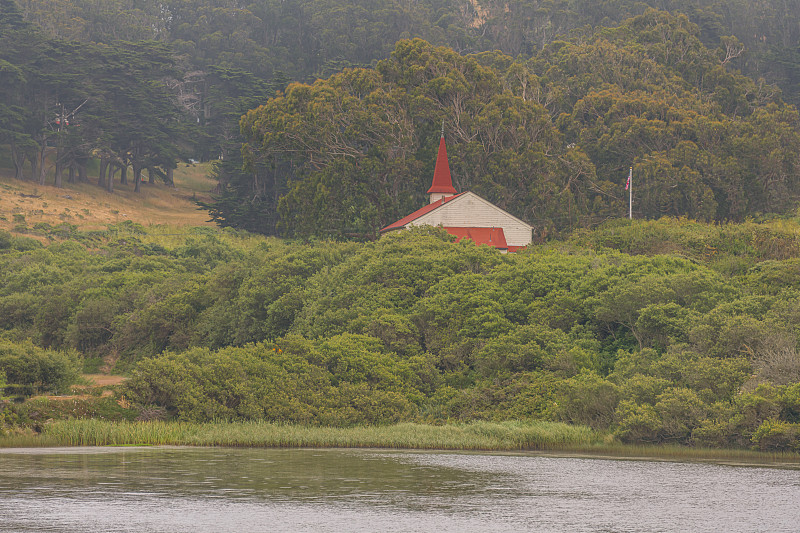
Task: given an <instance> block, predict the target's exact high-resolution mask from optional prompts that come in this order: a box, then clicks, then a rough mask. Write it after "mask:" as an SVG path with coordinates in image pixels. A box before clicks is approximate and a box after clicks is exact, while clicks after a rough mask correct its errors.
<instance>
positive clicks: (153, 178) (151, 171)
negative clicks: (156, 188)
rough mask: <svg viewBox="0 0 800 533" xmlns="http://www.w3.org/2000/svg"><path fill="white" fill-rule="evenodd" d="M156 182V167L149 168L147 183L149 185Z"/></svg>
mask: <svg viewBox="0 0 800 533" xmlns="http://www.w3.org/2000/svg"><path fill="white" fill-rule="evenodd" d="M155 183H156V171H155V169H154V168H152V167H151V168H148V169H147V184H148V185H155Z"/></svg>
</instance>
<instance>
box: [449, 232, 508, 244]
mask: <svg viewBox="0 0 800 533" xmlns="http://www.w3.org/2000/svg"><path fill="white" fill-rule="evenodd" d="M444 229H445V230H446V231H447V233H449V234H450V235H455V236H456V242H458V241H460V240H461V239H470V240H472V241H474V242H475V244H487V245H489V246H493V247H495V248H502V249H507V248H508V244H506V235H505V233H503V228H447V227H446V228H444Z"/></svg>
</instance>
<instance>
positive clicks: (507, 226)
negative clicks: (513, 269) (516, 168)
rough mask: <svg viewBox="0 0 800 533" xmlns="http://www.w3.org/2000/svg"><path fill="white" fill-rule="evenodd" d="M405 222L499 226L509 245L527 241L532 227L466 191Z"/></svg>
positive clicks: (485, 226) (452, 225)
mask: <svg viewBox="0 0 800 533" xmlns="http://www.w3.org/2000/svg"><path fill="white" fill-rule="evenodd" d="M407 225H408V226H425V225H429V226H445V227H455V228H503V234H505V237H506V243H507V244H508V245H509V246H527V245H528V244H530V243H531V237H532V230H533V228H532V227H531V226H530V225H528V224H526V223H524V222H523V221H521V220H520V219H518V218H517V217H515V216H513V215H510V214H509V213H506V212H505V211H503V210H502V209H500V208H499V207H497V206H496V205H493V204H492V203H490V202H488V201H487V200H484V199H483V198H481V197H480V196H478V195H477V194H474V193H471V192H467V193H464V194H463V195H461V196H459V197H458V198H454V199H453V200H450V201H448V202H445V203H444V205H442V206H441V207H438V208H436V209H434V210H433V211H431V212H430V213H426V214H424V215H422V216H421V217H419V218H418V219H416V220H413V221H411V222H409V223H408V224H407Z"/></svg>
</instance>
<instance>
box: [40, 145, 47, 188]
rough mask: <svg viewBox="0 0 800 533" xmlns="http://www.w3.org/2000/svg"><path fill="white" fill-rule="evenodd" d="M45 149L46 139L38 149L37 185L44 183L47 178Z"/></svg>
mask: <svg viewBox="0 0 800 533" xmlns="http://www.w3.org/2000/svg"><path fill="white" fill-rule="evenodd" d="M46 151H47V141H43V144H42V149H41V150H39V185H44V182H45V180H46V178H47V165H45V159H44V156H45V152H46Z"/></svg>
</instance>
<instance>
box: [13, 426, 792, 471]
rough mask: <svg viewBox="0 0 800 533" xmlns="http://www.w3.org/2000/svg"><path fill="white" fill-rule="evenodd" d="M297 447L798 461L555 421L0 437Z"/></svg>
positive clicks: (78, 430)
mask: <svg viewBox="0 0 800 533" xmlns="http://www.w3.org/2000/svg"><path fill="white" fill-rule="evenodd" d="M162 446H169V447H187V448H204V447H227V448H286V449H291V448H298V449H299V448H304V449H313V448H317V449H378V450H397V451H409V452H447V453H488V454H512V455H531V454H532V455H537V456H553V457H575V458H587V459H612V460H641V461H666V462H702V463H710V464H722V465H730V466H753V467H758V466H767V467H780V468H789V469H800V454H799V453H795V452H782V451H775V452H769V451H758V450H747V449H736V448H734V449H730V448H693V447H688V446H676V445H658V444H651V445H643V444H624V443H621V442H618V441H614V440H612V439H611V438H610V437H609V436H607V435H603V434H600V433H597V432H595V431H593V430H591V429H590V428H587V427H584V426H569V425H567V424H561V423H554V422H519V421H515V422H471V423H464V424H446V425H426V424H415V423H399V424H394V425H390V426H355V427H350V428H334V427H315V426H302V425H291V424H281V423H270V422H260V421H259V422H210V423H191V422H177V421H173V422H107V421H102V420H93V419H88V420H67V421H56V422H51V423H49V424H47V425H45V426H44V427H43V428H42V432H41V433H39V434H20V435H9V436H2V437H0V453H10V452H11V450H14V449H45V448H59V449H64V450H69V449H76V448H97V449H102V448H106V449H108V448H123V449H124V448H128V449H132V448H151V447H162Z"/></svg>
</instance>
